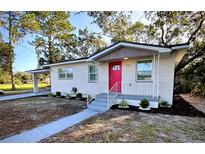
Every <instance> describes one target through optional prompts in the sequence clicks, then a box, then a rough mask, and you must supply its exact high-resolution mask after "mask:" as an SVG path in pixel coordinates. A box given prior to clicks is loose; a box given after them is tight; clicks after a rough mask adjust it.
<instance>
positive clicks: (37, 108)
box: [0, 97, 86, 138]
mask: <svg viewBox="0 0 205 154" xmlns="http://www.w3.org/2000/svg"><path fill="white" fill-rule="evenodd" d="M84 108H86V102H85V101H79V100H74V99H73V100H69V99H65V98H55V97H32V98H26V99H18V100H12V101H4V102H1V103H0V138H4V137H6V136H11V135H14V134H17V133H20V132H22V131H25V130H29V129H32V128H34V127H36V126H39V125H42V124H45V123H48V122H51V121H53V120H57V119H59V118H62V117H64V116H68V115H71V114H74V113H77V112H79V111H81V110H83V109H84Z"/></svg>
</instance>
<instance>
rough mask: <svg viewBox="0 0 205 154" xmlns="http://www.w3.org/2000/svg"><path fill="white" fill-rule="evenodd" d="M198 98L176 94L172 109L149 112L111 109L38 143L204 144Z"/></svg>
mask: <svg viewBox="0 0 205 154" xmlns="http://www.w3.org/2000/svg"><path fill="white" fill-rule="evenodd" d="M184 97H186V100H185V99H183V98H184ZM198 99H199V98H194V97H193V96H191V95H189V94H188V95H175V98H174V104H173V106H172V108H169V109H164V108H160V109H158V110H152V111H149V112H139V110H136V108H135V109H134V108H131V109H129V110H122V109H116V108H113V109H111V110H109V111H107V112H105V113H103V114H99V115H96V116H95V117H92V118H90V119H88V120H86V121H83V122H81V123H79V124H77V125H75V126H72V127H70V128H68V129H66V130H64V131H62V132H61V133H59V134H56V135H54V136H51V137H49V138H47V139H44V140H42V141H41V142H52V143H53V142H55V143H56V142H66V143H67V142H86V143H87V142H92V143H93V142H94V143H95V142H97V143H98V142H103V143H105V142H108V143H111V142H112V143H116V142H133V143H139V142H149V143H150V142H159V143H161V142H185V143H187V142H205V116H204V110H203V108H204V106H205V104H204V102H205V98H201V99H200V101H197V100H198ZM197 102H198V103H197ZM199 104H200V105H199Z"/></svg>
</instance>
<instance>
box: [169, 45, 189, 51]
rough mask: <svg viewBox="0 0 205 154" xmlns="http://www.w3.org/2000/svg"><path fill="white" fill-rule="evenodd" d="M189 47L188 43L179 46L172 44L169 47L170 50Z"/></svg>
mask: <svg viewBox="0 0 205 154" xmlns="http://www.w3.org/2000/svg"><path fill="white" fill-rule="evenodd" d="M188 48H189V45H188V44H186V45H181V46H173V47H171V49H172V50H178V49H188Z"/></svg>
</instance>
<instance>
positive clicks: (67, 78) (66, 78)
mask: <svg viewBox="0 0 205 154" xmlns="http://www.w3.org/2000/svg"><path fill="white" fill-rule="evenodd" d="M60 69H62V70H64V72H65V73H61V74H65V77H64V78H62V77H60ZM67 69H72V74H74V73H73V68H72V67H62V68H58V79H59V80H72V79H73V76H74V75H73V76H72V77H68V76H67V74H68V71H67Z"/></svg>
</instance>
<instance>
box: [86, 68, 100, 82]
mask: <svg viewBox="0 0 205 154" xmlns="http://www.w3.org/2000/svg"><path fill="white" fill-rule="evenodd" d="M88 80H89V82H95V81H97V80H98V69H97V66H96V65H95V64H91V65H88Z"/></svg>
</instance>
